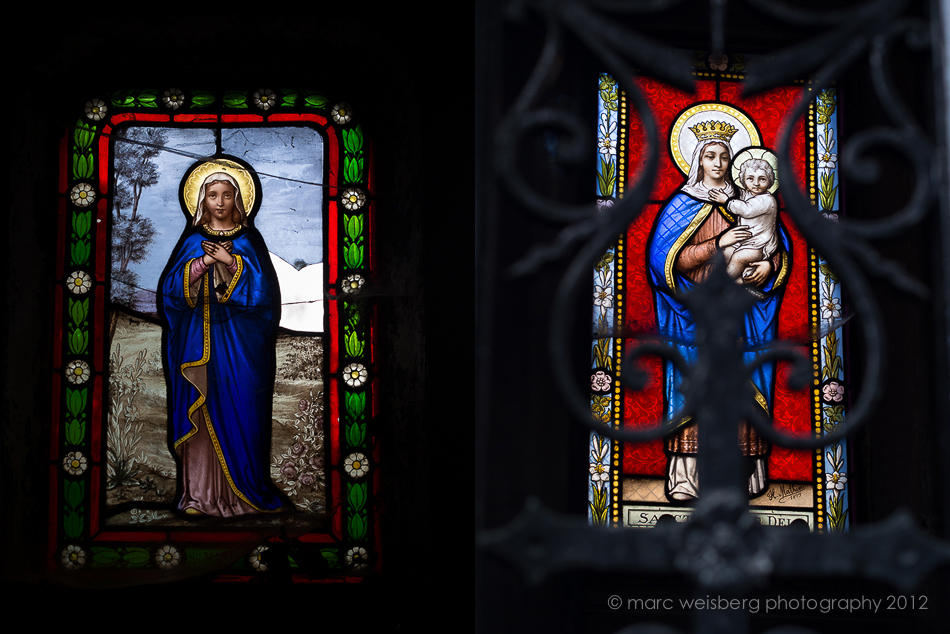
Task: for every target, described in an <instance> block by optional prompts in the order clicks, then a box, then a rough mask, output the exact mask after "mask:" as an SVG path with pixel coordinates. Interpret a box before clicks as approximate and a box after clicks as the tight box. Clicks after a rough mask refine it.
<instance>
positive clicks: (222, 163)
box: [182, 158, 257, 218]
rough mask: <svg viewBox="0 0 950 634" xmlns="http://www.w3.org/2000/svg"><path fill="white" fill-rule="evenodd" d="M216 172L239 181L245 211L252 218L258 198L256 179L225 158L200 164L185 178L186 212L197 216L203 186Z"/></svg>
mask: <svg viewBox="0 0 950 634" xmlns="http://www.w3.org/2000/svg"><path fill="white" fill-rule="evenodd" d="M216 172H224V173H225V174H227V175H228V176H230V177H232V178H233V179H234V180H235V181H237V184H238V187H240V188H241V199H242V200H243V201H244V210H245V212H246V213H247V215H248V218H250V216H251V214H252V213H253V209H254V200H255V199H256V198H257V186H256V185H255V183H254V179H253V178H252V177H251V174H250V172H248V171H247V169H245V168H244V167H242V166H241V165H240V164H239V163H235V162H234V161H229V160H228V159H224V158H217V159H211V160H209V161H207V162H205V163H202V164H200V165H199V166H198V167H196V168H195V169H193V170H192V171H191V173H190V174H188V176H187V177H186V178H185V184H184V187H182V205H184V207H185V211H187V212H188V215H190V216H194V215H195V212H196V211H197V210H198V193H199V192H200V190H201V185H202V183H204V182H205V179H206V178H207V177H208V176H209V175H210V174H214V173H216Z"/></svg>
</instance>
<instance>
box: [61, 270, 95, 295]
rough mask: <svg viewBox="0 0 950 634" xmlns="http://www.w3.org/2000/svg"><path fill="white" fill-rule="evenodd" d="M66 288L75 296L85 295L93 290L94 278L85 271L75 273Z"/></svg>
mask: <svg viewBox="0 0 950 634" xmlns="http://www.w3.org/2000/svg"><path fill="white" fill-rule="evenodd" d="M66 286H67V288H69V292H70V293H72V294H73V295H84V294H85V293H87V292H89V289H90V288H92V278H91V277H89V274H88V273H86V272H85V271H73V272H72V273H70V274H69V279H68V280H66Z"/></svg>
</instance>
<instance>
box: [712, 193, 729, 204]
mask: <svg viewBox="0 0 950 634" xmlns="http://www.w3.org/2000/svg"><path fill="white" fill-rule="evenodd" d="M709 200H714V201H716V202H717V203H720V204H725V203H727V202H729V196H727V195H726V192H724V191H723V190H721V189H711V190H709Z"/></svg>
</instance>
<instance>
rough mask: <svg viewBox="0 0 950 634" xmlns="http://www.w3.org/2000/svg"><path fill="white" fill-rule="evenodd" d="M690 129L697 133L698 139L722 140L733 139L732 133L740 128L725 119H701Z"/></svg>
mask: <svg viewBox="0 0 950 634" xmlns="http://www.w3.org/2000/svg"><path fill="white" fill-rule="evenodd" d="M690 131H691V132H692V133H693V134H695V135H696V140H697V141H700V142H701V141H707V140H709V139H717V140H720V141H726V142H728V141H731V140H732V135H734V134H735V133H736V132H738V131H739V128H737V127H736V126H734V125H732V124H731V123H726V122H724V121H701V122H699V123H697V124H696V125H694V126H692V127H691V128H690Z"/></svg>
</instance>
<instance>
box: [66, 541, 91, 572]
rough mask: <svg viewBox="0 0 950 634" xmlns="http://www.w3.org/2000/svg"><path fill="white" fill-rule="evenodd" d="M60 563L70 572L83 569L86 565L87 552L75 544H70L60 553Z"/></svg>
mask: <svg viewBox="0 0 950 634" xmlns="http://www.w3.org/2000/svg"><path fill="white" fill-rule="evenodd" d="M60 561H62V562H63V565H64V566H66V568H68V569H69V570H76V569H77V568H82V567H83V566H84V565H85V564H86V551H85V550H83V549H82V548H80V547H79V546H76V545H75V544H70V545H69V546H67V547H66V548H64V549H63V552H61V553H60Z"/></svg>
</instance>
